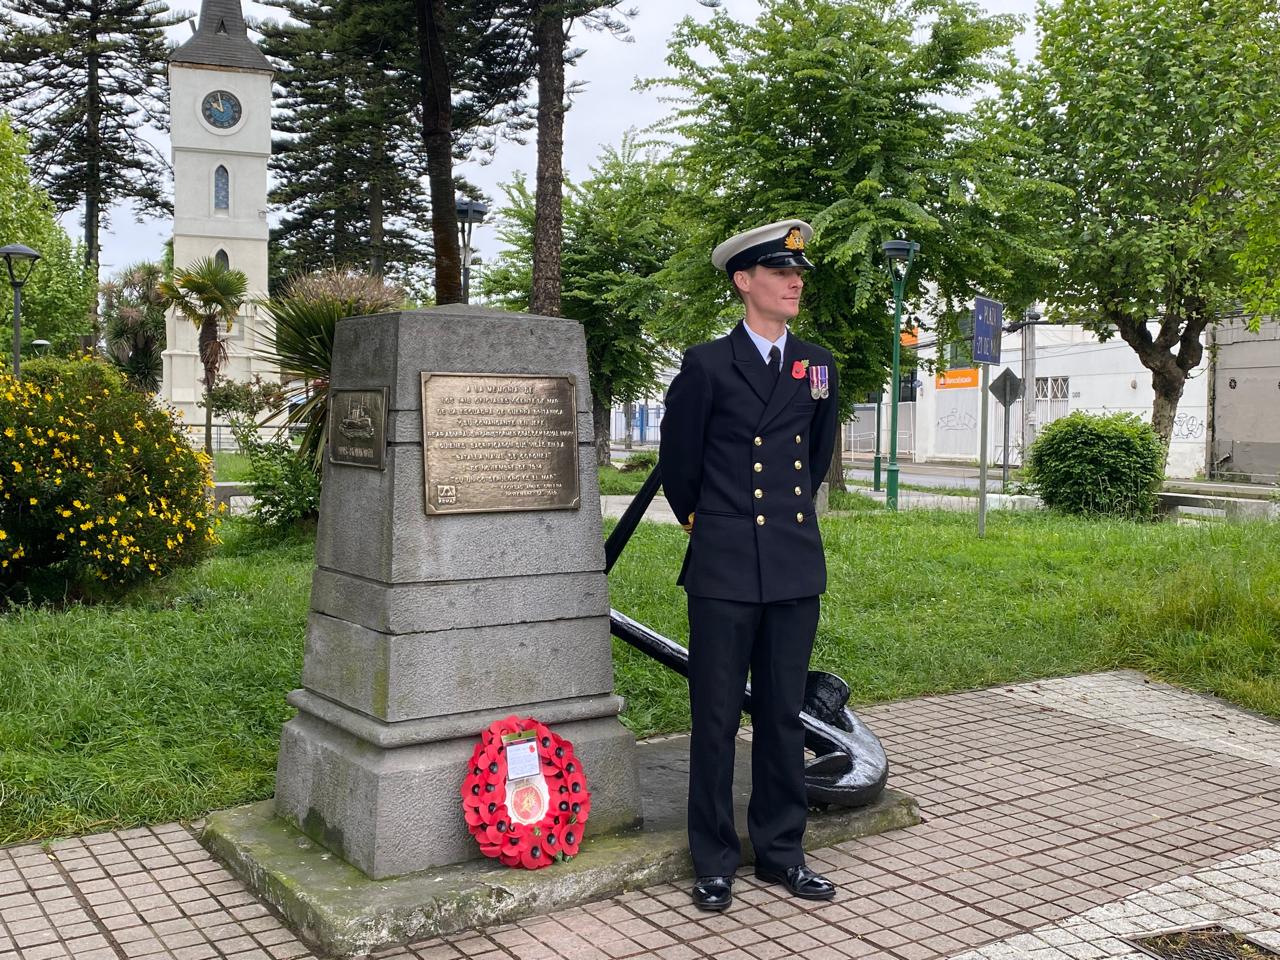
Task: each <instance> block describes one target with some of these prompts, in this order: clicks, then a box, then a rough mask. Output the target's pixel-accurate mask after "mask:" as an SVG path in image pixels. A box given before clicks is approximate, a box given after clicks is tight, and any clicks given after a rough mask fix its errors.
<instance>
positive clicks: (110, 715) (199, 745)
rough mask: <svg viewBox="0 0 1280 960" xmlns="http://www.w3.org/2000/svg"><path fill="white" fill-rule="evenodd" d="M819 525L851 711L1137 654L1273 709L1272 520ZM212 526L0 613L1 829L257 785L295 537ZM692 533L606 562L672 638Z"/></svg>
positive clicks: (284, 688) (662, 724) (624, 673)
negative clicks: (200, 546)
mask: <svg viewBox="0 0 1280 960" xmlns="http://www.w3.org/2000/svg"><path fill="white" fill-rule="evenodd" d="M850 496H852V497H859V496H860V495H858V494H851V495H850ZM863 499H866V498H863ZM822 526H823V533H824V536H825V538H826V543H827V553H828V558H829V566H830V585H829V590H828V593H827V595H826V597H825V598H824V602H823V615H822V623H821V626H820V628H819V637H818V643H817V647H816V651H815V658H814V659H815V665H817V666H820V667H822V668H825V669H830V670H833V671H834V672H836V673H839V674H840V675H842V676H844V677H845V678H846V679H847V680H848V681H849V683H850V685H851V687H852V688H853V700H854V702H855V703H856V704H867V703H875V702H882V701H886V700H893V699H899V698H902V697H909V696H917V695H922V694H930V693H942V692H946V691H951V690H958V689H969V688H974V687H984V686H990V685H993V684H999V683H1009V682H1014V681H1019V680H1028V679H1033V678H1038V677H1047V676H1057V675H1063V674H1073V673H1080V672H1086V671H1092V670H1102V669H1110V668H1115V667H1135V668H1138V669H1141V670H1145V671H1147V672H1148V673H1150V674H1152V675H1154V676H1156V677H1158V678H1161V679H1166V680H1170V681H1174V682H1177V683H1181V684H1185V685H1187V686H1190V687H1193V688H1195V689H1198V690H1203V691H1207V692H1212V693H1216V694H1219V695H1221V696H1224V697H1226V698H1228V699H1231V700H1234V701H1236V702H1238V703H1240V704H1243V705H1244V706H1247V707H1250V708H1252V709H1255V710H1259V711H1262V712H1264V713H1267V714H1270V715H1272V716H1277V717H1280V524H1270V525H1268V524H1261V523H1251V524H1225V523H1219V524H1210V525H1205V526H1197V527H1189V526H1177V525H1173V524H1144V525H1139V524H1129V523H1121V522H1103V521H1092V522H1086V521H1080V520H1072V519H1066V518H1061V517H1055V516H1051V515H1048V514H1014V513H1003V512H1001V513H994V514H992V515H991V516H990V517H989V518H988V525H987V538H986V539H985V540H983V541H979V540H977V538H976V536H975V533H974V524H973V518H972V517H971V516H967V515H957V514H953V513H946V512H929V511H910V512H906V513H900V514H892V513H888V512H887V511H884V510H882V509H860V510H858V511H857V512H853V513H849V514H844V515H839V516H829V517H826V518H824V520H823V521H822ZM224 533H225V540H226V542H225V543H224V544H223V545H222V546H221V547H220V548H218V550H217V552H216V554H215V555H214V557H213V558H212V559H210V560H209V561H207V562H206V563H204V564H203V565H202V566H200V567H199V568H198V569H195V570H192V571H187V572H185V573H183V574H181V575H175V576H174V577H171V578H169V579H168V580H167V581H165V582H163V583H159V584H155V585H153V586H152V587H150V588H148V589H147V590H145V591H142V592H140V593H138V594H135V595H133V596H131V597H129V598H127V599H126V600H123V601H121V602H118V603H114V604H105V605H101V606H97V607H72V608H69V609H65V610H36V609H28V608H24V609H18V610H13V611H10V612H8V613H6V614H4V615H3V616H0V650H3V657H0V844H4V843H8V842H13V841H19V840H32V839H42V838H46V837H54V836H62V835H67V834H75V833H84V832H89V831H93V830H101V829H107V828H110V827H116V826H121V825H131V824H136V823H141V822H162V821H166V820H172V819H175V818H192V817H197V816H200V815H202V814H204V813H206V812H208V811H209V810H212V809H217V808H220V807H226V806H231V805H234V804H237V803H244V802H247V801H250V800H255V799H261V798H264V797H269V796H270V795H271V793H272V790H273V777H274V772H275V758H276V749H277V745H278V743H279V737H280V727H281V725H282V724H283V723H284V721H285V720H286V719H287V718H288V716H289V715H290V713H291V710H290V708H288V707H287V705H286V704H285V701H284V697H285V694H286V693H287V692H288V691H289V690H291V689H293V688H294V687H296V686H297V685H298V682H299V674H300V670H301V659H302V643H303V635H304V629H305V621H306V613H307V607H308V596H309V584H310V580H311V572H312V543H311V541H310V539H309V538H308V537H306V536H295V537H293V538H291V539H285V540H263V539H260V538H258V537H257V536H256V535H255V534H254V533H253V528H252V527H251V526H250V525H249V524H247V523H246V522H244V521H236V522H229V523H228V524H227V525H226V527H224ZM686 542H687V541H686V538H685V535H684V533H683V532H682V531H681V530H680V529H679V528H678V527H676V526H674V525H666V524H661V525H659V524H641V525H640V527H639V529H638V530H637V532H636V534H635V536H634V537H633V539H632V542H631V544H630V545H629V546H628V547H627V550H626V551H625V552H624V554H623V556H622V559H621V560H620V561H619V563H618V566H617V567H616V568H615V570H614V572H613V574H612V575H611V576H610V589H611V595H612V596H611V600H612V603H613V605H614V606H615V607H616V608H617V609H619V610H621V611H623V612H624V613H626V614H628V615H629V616H632V617H636V618H638V619H640V620H642V621H644V622H645V623H648V624H650V625H651V626H653V627H655V628H656V629H657V630H659V631H660V632H662V633H665V634H666V635H668V636H670V637H672V638H674V639H676V640H678V641H680V642H682V643H684V642H686V638H687V629H686V624H685V612H684V611H685V599H684V594H683V591H681V590H680V589H679V588H678V587H677V586H676V585H675V582H674V581H675V575H676V571H677V570H678V568H679V563H680V558H681V556H682V554H683V551H684V549H685V544H686ZM615 662H616V664H617V685H618V690H619V692H620V693H622V694H623V695H624V696H625V697H626V698H627V701H628V706H627V714H626V716H625V721H626V722H627V724H628V725H629V726H630V727H631V728H632V729H633V730H635V731H636V732H637V733H642V734H643V733H649V732H654V731H664V730H676V729H682V728H684V727H686V726H687V723H688V712H687V694H686V688H685V683H684V681H683V679H681V678H678V677H676V676H674V675H673V674H670V673H668V672H667V671H665V670H664V669H663V668H661V667H659V666H657V665H656V664H654V663H653V662H652V661H650V660H648V659H647V658H645V657H643V656H642V655H641V654H639V653H637V652H636V651H634V650H632V649H631V648H630V647H627V646H626V645H624V644H622V643H620V642H617V641H615Z"/></svg>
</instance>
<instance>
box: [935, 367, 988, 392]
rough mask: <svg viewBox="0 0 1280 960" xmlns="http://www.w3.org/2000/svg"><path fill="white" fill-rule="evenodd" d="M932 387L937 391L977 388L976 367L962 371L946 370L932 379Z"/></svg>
mask: <svg viewBox="0 0 1280 960" xmlns="http://www.w3.org/2000/svg"><path fill="white" fill-rule="evenodd" d="M934 386H936V387H937V388H938V389H939V390H956V389H959V388H964V387H976V386H978V369H977V368H976V367H972V368H965V369H963V370H948V371H946V372H945V373H940V374H938V375H937V376H936V377H935V378H934Z"/></svg>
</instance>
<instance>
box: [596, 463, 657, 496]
mask: <svg viewBox="0 0 1280 960" xmlns="http://www.w3.org/2000/svg"><path fill="white" fill-rule="evenodd" d="M599 475H600V493H601V495H602V496H613V495H619V494H621V495H625V496H629V497H630V496H634V495H635V494H637V493H639V492H640V487H641V486H643V485H644V481H645V478H646V477H648V476H649V471H648V470H619V469H618V468H617V467H612V466H610V467H601V468H600V470H599Z"/></svg>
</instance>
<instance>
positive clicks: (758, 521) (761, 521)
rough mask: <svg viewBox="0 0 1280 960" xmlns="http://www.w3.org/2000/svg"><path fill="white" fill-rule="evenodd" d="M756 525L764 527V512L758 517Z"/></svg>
mask: <svg viewBox="0 0 1280 960" xmlns="http://www.w3.org/2000/svg"><path fill="white" fill-rule="evenodd" d="M756 526H757V527H763V526H764V514H763V513H762V514H760V515H759V516H757V517H756Z"/></svg>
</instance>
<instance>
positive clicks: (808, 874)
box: [756, 863, 836, 900]
mask: <svg viewBox="0 0 1280 960" xmlns="http://www.w3.org/2000/svg"><path fill="white" fill-rule="evenodd" d="M756 879H757V880H763V881H765V883H780V884H782V885H783V886H784V887H786V888H787V889H788V890H790V891H791V893H792V895H793V896H797V897H800V898H801V899H803V900H830V899H831V898H832V897H834V896H835V895H836V887H835V884H833V883H832V882H831V881H830V880H828V879H827V878H826V877H824V876H822V874H820V873H814V872H813V871H812V870H810V869H809V868H808V867H806V866H805V865H804V864H803V863H801V864H799V865H797V866H794V867H787V869H786V870H783V871H780V872H779V871H774V870H769V869H768V868H766V867H756Z"/></svg>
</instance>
